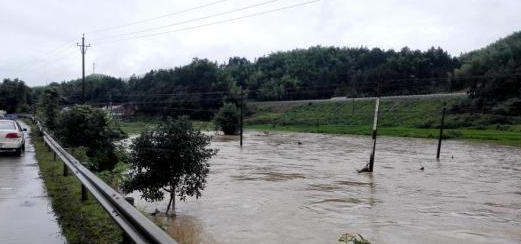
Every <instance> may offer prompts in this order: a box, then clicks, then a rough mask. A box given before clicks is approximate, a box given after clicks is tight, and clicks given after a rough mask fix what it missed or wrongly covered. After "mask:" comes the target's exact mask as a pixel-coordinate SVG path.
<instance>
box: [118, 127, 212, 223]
mask: <svg viewBox="0 0 521 244" xmlns="http://www.w3.org/2000/svg"><path fill="white" fill-rule="evenodd" d="M210 139H211V138H210V136H207V135H205V134H203V133H202V132H201V131H200V130H197V129H194V128H193V126H192V123H191V122H190V120H188V118H187V117H180V118H179V119H177V120H173V119H171V118H168V119H167V120H166V121H164V122H163V123H161V124H160V125H159V126H158V127H157V128H156V129H154V130H149V131H146V132H143V133H141V135H140V136H139V137H137V138H136V139H134V140H133V141H132V144H131V145H130V149H131V152H130V156H129V160H130V168H131V170H130V175H129V179H128V180H127V181H126V182H125V184H124V186H123V189H124V190H125V191H126V192H132V191H140V192H141V194H142V197H143V198H145V199H146V200H147V201H160V200H162V199H164V197H165V193H167V194H168V195H169V201H168V206H167V209H166V213H167V214H168V213H169V212H171V213H172V214H175V196H176V195H177V196H178V197H179V198H180V199H181V200H185V199H186V197H187V196H195V197H196V198H198V197H200V196H201V191H202V190H203V189H204V188H205V186H206V177H207V176H208V172H209V164H208V160H209V159H210V158H211V157H212V156H213V155H215V154H216V153H217V151H216V150H213V149H209V148H207V146H208V145H209V144H210Z"/></svg>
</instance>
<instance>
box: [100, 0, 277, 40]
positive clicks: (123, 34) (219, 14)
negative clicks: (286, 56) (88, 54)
mask: <svg viewBox="0 0 521 244" xmlns="http://www.w3.org/2000/svg"><path fill="white" fill-rule="evenodd" d="M278 1H281V0H271V1H266V2H261V3H256V4H252V5H248V6H245V7H241V8H237V9H232V10H228V11H224V12H220V13H217V14H212V15H208V16H204V17H199V18H194V19H189V20H184V21H179V22H174V23H171V24H167V25H161V26H157V27H151V28H146V29H142V30H138V31H133V32H128V33H121V34H116V35H112V36H107V37H101V38H97V39H94V40H93V41H100V40H107V39H113V38H115V37H120V36H127V35H134V34H139V33H143V32H149V31H153V30H159V29H164V28H167V27H172V26H177V25H182V24H187V23H191V22H195V21H200V20H205V19H210V18H214V17H217V16H222V15H226V14H230V13H234V12H239V11H243V10H246V9H250V8H255V7H259V6H262V5H267V4H271V3H274V2H278Z"/></svg>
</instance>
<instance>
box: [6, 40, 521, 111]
mask: <svg viewBox="0 0 521 244" xmlns="http://www.w3.org/2000/svg"><path fill="white" fill-rule="evenodd" d="M520 43H521V34H520V33H514V34H513V35H511V36H508V37H506V38H504V39H501V40H499V41H497V42H496V43H493V44H491V45H489V46H488V47H485V48H483V49H479V50H476V51H473V52H470V53H467V54H463V55H461V56H459V57H453V56H451V55H450V54H448V53H447V52H446V51H445V50H443V49H441V48H430V49H428V50H426V51H420V50H411V49H410V48H408V47H404V48H402V49H401V50H399V51H395V50H392V49H390V50H383V49H379V48H373V49H368V48H365V47H360V48H340V47H321V46H316V47H311V48H308V49H295V50H291V51H284V52H275V53H271V54H269V55H266V56H263V57H260V58H257V59H255V60H253V61H250V60H248V59H246V58H241V57H232V58H230V59H229V60H228V61H227V62H225V63H223V64H218V63H216V62H212V61H209V60H207V59H198V58H195V59H193V60H192V62H191V63H189V64H187V65H184V66H179V67H175V68H172V69H160V70H151V71H150V72H147V73H146V74H143V75H139V76H136V75H133V76H132V77H130V78H128V79H122V78H115V77H110V76H106V75H100V74H93V75H89V76H87V78H86V100H87V103H88V104H91V105H96V106H103V105H108V104H126V105H127V106H128V107H129V108H131V109H132V110H135V111H136V112H137V113H143V114H147V115H159V114H161V115H172V116H177V115H190V116H192V117H194V118H198V119H209V118H212V117H213V115H214V114H215V111H216V110H217V109H219V108H220V107H222V106H223V104H224V103H235V104H236V105H238V103H239V102H240V99H241V96H240V94H241V92H244V93H245V97H246V99H248V100H257V101H268V100H298V99H327V98H331V97H334V96H348V97H364V96H375V95H377V94H380V95H410V94H427V93H434V92H450V91H463V90H464V91H469V94H470V95H471V99H470V100H469V101H468V102H467V104H462V105H461V106H462V107H465V108H467V109H468V108H471V109H475V110H476V111H478V110H481V111H486V112H492V111H494V112H501V111H503V112H504V113H512V112H515V111H517V110H515V108H516V106H519V101H518V100H516V99H514V100H512V98H516V97H517V98H518V97H519V94H520V92H519V89H520V88H519V76H505V77H500V75H504V74H512V73H515V72H519V71H521V67H520V63H521V61H520V57H519V56H520V53H521V51H520V50H521V48H520V46H521V44H520ZM494 75H495V76H494ZM473 76H479V77H489V78H475V79H470V78H469V77H473ZM16 82H18V83H20V82H22V81H18V80H14V81H12V80H4V83H3V84H2V86H1V87H0V92H4V90H8V91H7V92H4V93H1V94H2V100H1V101H0V102H3V101H8V102H7V104H5V103H0V105H2V107H6V108H8V110H9V111H13V104H17V103H20V104H21V105H22V106H18V108H17V109H18V110H27V109H28V107H27V106H29V107H30V106H32V105H34V102H33V101H36V100H38V99H39V97H40V96H41V95H42V94H43V91H44V90H45V89H47V88H52V89H55V90H56V92H57V93H58V97H59V104H60V105H61V106H69V105H73V104H78V103H81V102H82V88H81V87H82V86H81V79H77V80H71V81H63V82H59V83H58V82H53V83H51V84H50V85H48V86H46V87H36V88H33V89H32V91H31V89H28V88H27V87H26V86H23V85H22V86H21V87H25V88H23V89H22V88H20V87H18V88H16V87H17V86H16V85H12V83H16ZM22 83H23V82H22ZM4 87H5V89H4ZM16 89H18V90H16ZM12 90H16V92H15V93H13V92H12ZM4 94H8V95H4ZM13 94H17V95H13ZM27 94H31V95H29V96H28V95H27ZM512 109H514V110H512ZM511 110H512V111H511Z"/></svg>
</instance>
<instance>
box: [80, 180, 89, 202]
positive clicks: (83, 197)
mask: <svg viewBox="0 0 521 244" xmlns="http://www.w3.org/2000/svg"><path fill="white" fill-rule="evenodd" d="M87 194H88V192H87V187H85V185H83V184H81V201H82V202H85V201H87V200H88V199H89V197H88V195H87Z"/></svg>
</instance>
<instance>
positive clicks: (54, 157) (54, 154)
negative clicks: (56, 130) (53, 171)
mask: <svg viewBox="0 0 521 244" xmlns="http://www.w3.org/2000/svg"><path fill="white" fill-rule="evenodd" d="M53 161H55V162H56V152H54V153H53Z"/></svg>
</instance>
